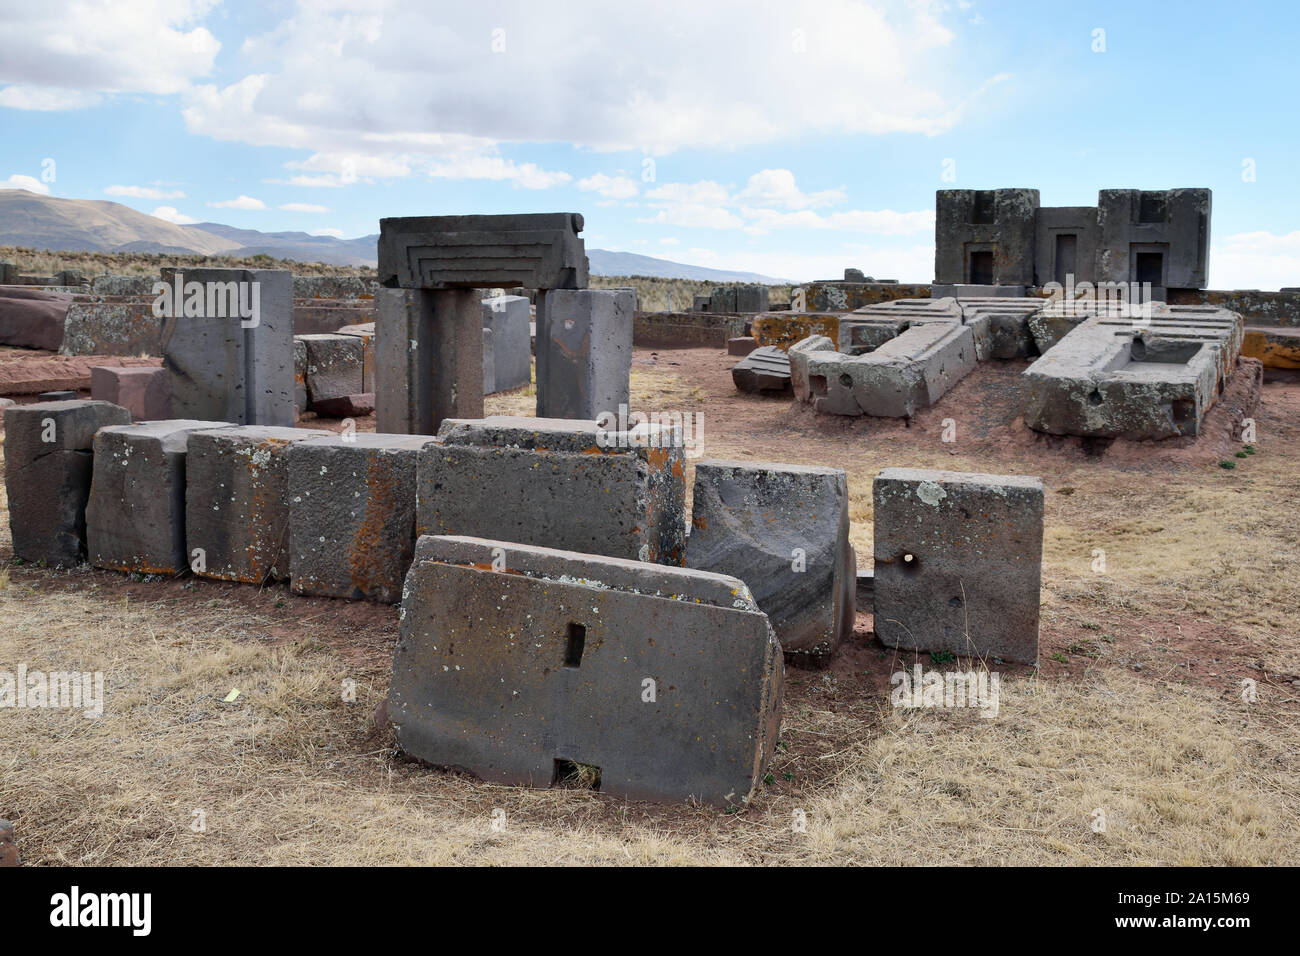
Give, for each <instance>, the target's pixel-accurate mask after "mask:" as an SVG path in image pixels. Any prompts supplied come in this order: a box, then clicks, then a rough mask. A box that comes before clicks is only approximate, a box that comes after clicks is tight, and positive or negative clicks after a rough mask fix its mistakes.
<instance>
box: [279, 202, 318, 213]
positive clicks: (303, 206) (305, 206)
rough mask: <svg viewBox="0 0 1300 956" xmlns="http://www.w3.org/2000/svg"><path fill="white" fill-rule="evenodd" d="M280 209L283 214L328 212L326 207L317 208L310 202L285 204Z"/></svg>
mask: <svg viewBox="0 0 1300 956" xmlns="http://www.w3.org/2000/svg"><path fill="white" fill-rule="evenodd" d="M280 208H281V209H283V210H284V211H285V212H329V207H328V206H318V205H317V204H316V203H312V202H287V203H285V204H283V205H282V206H281V207H280Z"/></svg>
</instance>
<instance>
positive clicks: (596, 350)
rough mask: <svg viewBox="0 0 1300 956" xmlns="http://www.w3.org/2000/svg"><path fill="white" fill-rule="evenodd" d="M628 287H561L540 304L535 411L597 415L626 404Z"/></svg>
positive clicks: (632, 306)
mask: <svg viewBox="0 0 1300 956" xmlns="http://www.w3.org/2000/svg"><path fill="white" fill-rule="evenodd" d="M635 311H636V294H635V293H634V292H632V290H630V289H580V290H567V289H559V290H554V291H550V292H547V293H546V295H545V296H543V297H542V300H540V301H539V306H538V337H537V355H538V361H537V417H538V418H573V419H580V420H583V419H595V418H598V417H599V416H600V415H601V414H603V413H606V412H609V413H612V414H615V415H616V414H618V410H619V406H620V405H627V404H628V395H629V390H630V387H629V384H628V383H629V377H630V375H631V370H632V317H633V314H634V313H635Z"/></svg>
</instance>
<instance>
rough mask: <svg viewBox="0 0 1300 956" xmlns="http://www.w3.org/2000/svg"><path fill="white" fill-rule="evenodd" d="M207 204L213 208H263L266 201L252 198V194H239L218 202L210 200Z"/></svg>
mask: <svg viewBox="0 0 1300 956" xmlns="http://www.w3.org/2000/svg"><path fill="white" fill-rule="evenodd" d="M208 205H209V206H212V207H213V208H214V209H265V208H266V203H264V202H262V200H260V199H254V198H253V197H252V196H240V197H239V198H238V199H223V200H221V201H220V202H210V203H208Z"/></svg>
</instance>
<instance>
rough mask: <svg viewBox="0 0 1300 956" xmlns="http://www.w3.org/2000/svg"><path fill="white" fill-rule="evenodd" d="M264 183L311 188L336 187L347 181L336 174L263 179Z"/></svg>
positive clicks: (343, 184)
mask: <svg viewBox="0 0 1300 956" xmlns="http://www.w3.org/2000/svg"><path fill="white" fill-rule="evenodd" d="M262 182H264V183H272V184H274V185H277V186H307V187H312V188H321V187H325V188H338V187H340V186H346V185H347V183H345V182H343V180H342V179H341V178H340V177H338V176H333V175H326V176H290V177H289V178H288V179H263V180H262Z"/></svg>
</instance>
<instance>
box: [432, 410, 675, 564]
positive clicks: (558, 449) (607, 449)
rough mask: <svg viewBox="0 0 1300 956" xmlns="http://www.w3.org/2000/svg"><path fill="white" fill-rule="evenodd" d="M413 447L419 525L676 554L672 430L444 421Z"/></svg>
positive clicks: (653, 558) (597, 549)
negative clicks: (430, 439) (431, 438)
mask: <svg viewBox="0 0 1300 956" xmlns="http://www.w3.org/2000/svg"><path fill="white" fill-rule="evenodd" d="M438 437H439V439H440V441H439V442H437V443H430V444H427V445H425V447H424V449H423V450H422V451H421V452H420V463H419V472H418V479H417V486H418V490H419V518H418V525H419V531H420V534H463V535H473V536H476V537H483V538H495V539H500V540H503V541H517V542H520V543H521V544H534V545H539V546H555V547H560V548H563V549H565V550H575V551H579V552H581V553H585V554H604V555H610V556H612V557H620V558H629V559H639V560H642V561H649V562H655V563H659V564H677V565H680V564H681V561H682V552H683V548H684V544H685V542H684V536H685V531H686V529H685V517H684V512H685V501H686V488H685V455H684V451H683V448H682V445H681V441H680V436H679V435H678V434H677V433H676V431H675V430H674V429H665V428H661V427H659V426H651V427H649V428H642V429H640V430H636V431H633V432H627V431H617V430H616V429H615V428H612V427H611V428H610V429H608V430H607V429H603V428H601V426H600V425H598V424H597V423H596V422H594V421H588V422H582V421H573V420H568V419H545V418H511V417H507V416H497V417H492V418H485V419H479V420H468V421H461V420H455V419H452V420H448V421H446V422H444V423H443V427H442V428H441V429H440V430H439V433H438Z"/></svg>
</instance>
